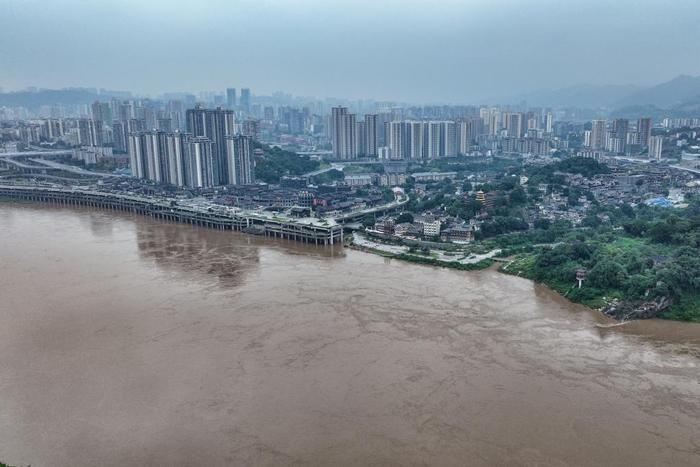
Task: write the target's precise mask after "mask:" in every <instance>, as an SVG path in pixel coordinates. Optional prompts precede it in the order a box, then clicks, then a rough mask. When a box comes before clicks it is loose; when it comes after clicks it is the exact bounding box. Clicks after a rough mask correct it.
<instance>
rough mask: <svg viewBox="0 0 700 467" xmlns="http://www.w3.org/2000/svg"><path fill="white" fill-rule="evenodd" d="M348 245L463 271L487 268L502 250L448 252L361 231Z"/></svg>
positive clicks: (356, 233)
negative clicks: (375, 237)
mask: <svg viewBox="0 0 700 467" xmlns="http://www.w3.org/2000/svg"><path fill="white" fill-rule="evenodd" d="M348 246H349V247H350V248H354V249H356V250H361V251H365V252H368V253H373V254H377V255H380V256H383V257H385V258H394V259H399V260H402V261H408V262H411V263H417V264H425V265H430V266H439V267H445V268H450V269H459V270H462V271H475V270H480V269H486V268H488V267H490V266H492V265H493V264H494V260H493V258H494V257H495V256H497V255H498V254H499V253H500V252H501V250H499V249H496V250H492V251H489V252H487V253H485V254H474V253H467V252H447V251H442V250H438V249H424V250H417V249H415V248H411V247H408V246H406V245H391V244H388V243H383V242H379V241H374V240H372V239H370V238H368V237H366V236H365V235H363V234H362V233H360V232H354V233H353V235H352V239H351V240H349V241H348Z"/></svg>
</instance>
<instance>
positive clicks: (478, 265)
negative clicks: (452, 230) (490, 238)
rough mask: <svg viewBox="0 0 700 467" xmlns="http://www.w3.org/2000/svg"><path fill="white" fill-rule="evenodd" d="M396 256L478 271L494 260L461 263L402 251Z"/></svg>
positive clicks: (422, 262)
mask: <svg viewBox="0 0 700 467" xmlns="http://www.w3.org/2000/svg"><path fill="white" fill-rule="evenodd" d="M394 258H396V259H400V260H404V261H411V262H413V263H418V264H428V265H430V266H442V267H446V268H451V269H459V270H462V271H476V270H479V269H486V268H488V267H489V266H491V265H492V264H493V260H490V259H483V260H481V261H479V262H477V263H467V264H465V263H459V262H457V261H440V260H438V259H435V258H432V257H429V256H419V255H417V254H408V253H402V254H400V255H394Z"/></svg>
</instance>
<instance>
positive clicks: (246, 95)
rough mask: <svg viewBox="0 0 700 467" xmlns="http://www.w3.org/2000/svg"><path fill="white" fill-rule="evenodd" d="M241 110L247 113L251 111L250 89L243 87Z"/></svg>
mask: <svg viewBox="0 0 700 467" xmlns="http://www.w3.org/2000/svg"><path fill="white" fill-rule="evenodd" d="M241 110H242V111H243V112H245V113H249V112H250V89H248V88H243V89H241Z"/></svg>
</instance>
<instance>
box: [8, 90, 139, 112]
mask: <svg viewBox="0 0 700 467" xmlns="http://www.w3.org/2000/svg"><path fill="white" fill-rule="evenodd" d="M125 94H127V93H123V92H118V91H104V92H100V93H99V94H98V93H96V92H94V91H91V90H88V89H41V90H38V91H17V92H7V93H0V106H8V107H26V108H28V109H30V110H37V109H38V108H39V107H41V106H42V105H55V104H62V105H80V104H90V103H92V102H94V101H96V100H103V101H104V100H108V99H110V98H111V97H113V96H114V97H124V95H125Z"/></svg>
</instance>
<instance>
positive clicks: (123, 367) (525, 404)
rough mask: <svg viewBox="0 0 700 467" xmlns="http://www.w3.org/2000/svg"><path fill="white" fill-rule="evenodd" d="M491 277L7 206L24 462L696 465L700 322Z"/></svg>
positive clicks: (3, 238)
mask: <svg viewBox="0 0 700 467" xmlns="http://www.w3.org/2000/svg"><path fill="white" fill-rule="evenodd" d="M601 322H605V318H603V317H601V316H600V315H599V314H598V313H596V312H592V311H590V310H588V309H587V308H585V307H582V306H580V305H574V304H572V303H570V302H569V301H568V300H566V299H565V298H563V297H561V296H559V295H557V294H556V293H554V292H552V291H550V290H549V289H547V288H546V287H545V286H542V285H539V284H533V283H532V282H530V281H528V280H525V279H521V278H518V277H514V276H508V275H505V274H501V273H498V272H496V271H493V270H484V271H477V272H463V271H456V270H451V269H442V268H432V267H423V266H418V265H413V264H410V263H406V262H401V261H396V260H392V259H387V258H382V257H379V256H375V255H369V254H365V253H361V252H356V251H352V250H348V249H342V248H335V249H330V248H314V247H307V246H305V245H300V244H296V243H293V242H288V241H270V240H266V239H263V238H259V237H251V236H245V235H241V234H236V233H231V232H221V231H215V230H207V229H201V228H197V227H192V226H187V225H181V224H173V223H165V222H156V221H153V220H151V219H148V218H143V217H137V216H129V215H125V214H119V213H113V212H100V211H93V210H88V209H64V208H41V207H36V206H19V205H13V204H0V398H1V399H0V440H2V441H0V459H2V460H3V461H4V462H8V463H10V464H15V465H26V464H31V465H34V466H43V465H51V466H58V467H62V466H71V467H74V466H92V465H104V466H112V465H114V466H117V465H120V466H125V465H129V466H130V465H134V466H137V465H138V466H140V465H174V466H178V465H183V466H184V465H213V466H218V465H289V464H296V465H367V464H370V465H477V466H478V465H577V466H578V465H640V466H647V465H648V466H657V465H694V464H698V463H700V443H699V442H698V440H699V439H700V382H699V378H698V375H699V374H700V353H699V352H700V326H699V325H694V324H687V323H676V322H663V321H654V320H652V321H644V322H634V323H629V324H627V325H625V326H619V327H615V328H609V329H602V328H599V327H597V326H596V324H597V323H601Z"/></svg>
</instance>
